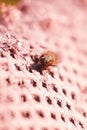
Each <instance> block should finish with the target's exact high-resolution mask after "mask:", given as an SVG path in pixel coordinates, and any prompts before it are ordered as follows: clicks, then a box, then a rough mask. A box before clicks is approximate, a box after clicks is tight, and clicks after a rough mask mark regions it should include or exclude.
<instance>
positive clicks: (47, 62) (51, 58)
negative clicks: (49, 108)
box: [39, 51, 60, 69]
mask: <svg viewBox="0 0 87 130" xmlns="http://www.w3.org/2000/svg"><path fill="white" fill-rule="evenodd" d="M39 62H40V64H41V65H42V67H43V69H48V68H49V67H50V66H56V65H57V63H58V62H60V57H58V56H57V55H56V54H55V53H54V52H52V51H47V52H46V53H44V54H42V55H41V56H40V59H39Z"/></svg>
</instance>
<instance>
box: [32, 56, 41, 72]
mask: <svg viewBox="0 0 87 130" xmlns="http://www.w3.org/2000/svg"><path fill="white" fill-rule="evenodd" d="M32 60H33V62H34V63H33V64H31V66H30V69H34V70H36V71H38V72H39V73H40V74H43V73H42V72H43V70H44V65H43V64H41V63H40V61H39V58H37V57H32Z"/></svg>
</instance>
